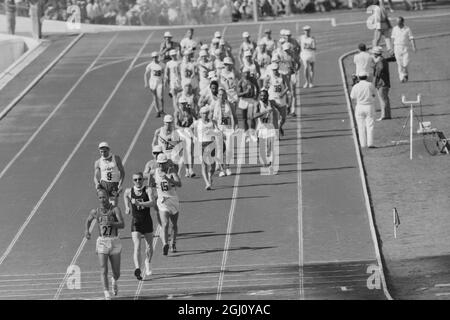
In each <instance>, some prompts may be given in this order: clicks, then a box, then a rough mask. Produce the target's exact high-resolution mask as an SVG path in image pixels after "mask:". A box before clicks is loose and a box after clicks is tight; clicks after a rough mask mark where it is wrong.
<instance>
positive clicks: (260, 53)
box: [253, 40, 272, 87]
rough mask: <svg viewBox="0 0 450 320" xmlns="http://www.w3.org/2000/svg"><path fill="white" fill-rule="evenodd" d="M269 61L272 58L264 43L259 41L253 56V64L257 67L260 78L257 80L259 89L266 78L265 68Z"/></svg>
mask: <svg viewBox="0 0 450 320" xmlns="http://www.w3.org/2000/svg"><path fill="white" fill-rule="evenodd" d="M271 59H272V57H271V56H270V55H269V53H268V51H267V45H266V43H265V42H264V41H262V40H261V41H260V42H259V43H258V47H257V48H256V51H255V53H254V55H253V61H255V64H258V65H259V72H260V76H259V78H258V85H259V86H260V87H262V86H263V82H264V79H265V78H266V76H267V71H268V70H267V67H268V66H269V65H270V63H271Z"/></svg>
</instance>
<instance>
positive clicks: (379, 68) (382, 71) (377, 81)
mask: <svg viewBox="0 0 450 320" xmlns="http://www.w3.org/2000/svg"><path fill="white" fill-rule="evenodd" d="M391 61H395V59H394V58H392V57H390V58H384V57H383V56H381V59H380V60H379V61H378V62H377V63H375V66H374V70H373V84H374V86H375V88H377V89H378V88H381V87H388V88H390V87H391V80H390V75H389V62H391Z"/></svg>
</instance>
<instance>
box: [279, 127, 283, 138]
mask: <svg viewBox="0 0 450 320" xmlns="http://www.w3.org/2000/svg"><path fill="white" fill-rule="evenodd" d="M280 134H281V136H283V137H284V130H283V128H280Z"/></svg>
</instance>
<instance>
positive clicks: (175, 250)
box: [170, 243, 177, 252]
mask: <svg viewBox="0 0 450 320" xmlns="http://www.w3.org/2000/svg"><path fill="white" fill-rule="evenodd" d="M170 252H177V246H176V244H175V243H172V245H171V246H170Z"/></svg>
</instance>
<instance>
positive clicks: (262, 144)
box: [253, 88, 278, 174]
mask: <svg viewBox="0 0 450 320" xmlns="http://www.w3.org/2000/svg"><path fill="white" fill-rule="evenodd" d="M253 120H256V132H257V136H258V140H259V146H258V152H259V156H260V159H261V161H262V165H263V167H265V168H268V173H269V174H273V168H272V163H273V156H274V154H273V138H275V139H276V138H277V133H276V132H277V131H276V129H275V126H274V123H276V122H277V121H278V111H277V110H276V109H275V108H273V107H272V103H271V102H270V101H269V93H268V91H267V89H266V88H263V89H262V90H261V93H260V94H259V100H258V103H257V104H256V108H255V113H254V116H253Z"/></svg>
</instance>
